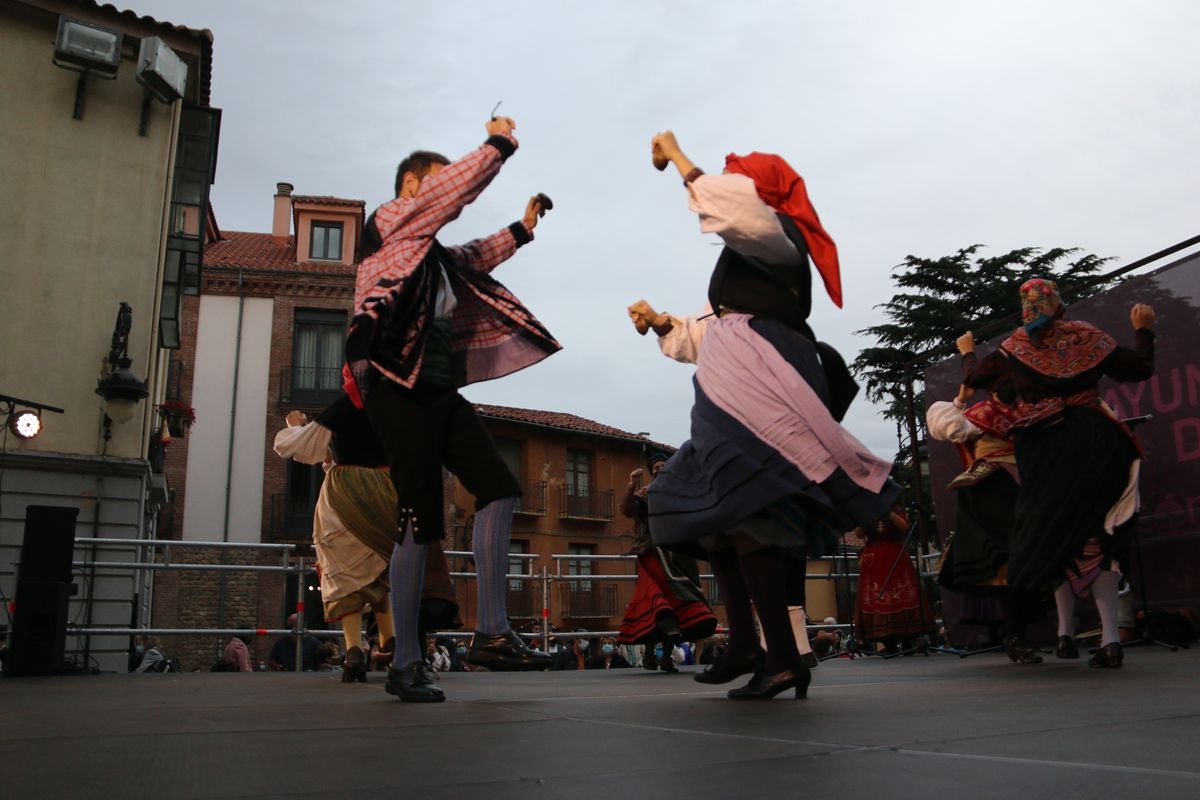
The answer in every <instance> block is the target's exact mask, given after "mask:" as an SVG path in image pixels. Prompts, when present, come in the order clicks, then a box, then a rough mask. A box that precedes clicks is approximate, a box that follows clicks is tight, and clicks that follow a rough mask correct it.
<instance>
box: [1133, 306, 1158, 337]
mask: <svg viewBox="0 0 1200 800" xmlns="http://www.w3.org/2000/svg"><path fill="white" fill-rule="evenodd" d="M1129 321H1130V322H1132V323H1133V329H1134V330H1135V331H1139V330H1141V329H1142V328H1145V329H1146V330H1150V329H1151V328H1153V327H1154V309H1153V308H1151V307H1150V306H1148V305H1146V304H1145V303H1138V304H1137V305H1135V306H1134V307H1133V308H1131V309H1129Z"/></svg>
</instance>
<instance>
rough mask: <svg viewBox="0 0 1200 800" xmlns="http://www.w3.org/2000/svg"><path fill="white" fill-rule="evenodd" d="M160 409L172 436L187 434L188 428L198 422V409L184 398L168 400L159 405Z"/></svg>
mask: <svg viewBox="0 0 1200 800" xmlns="http://www.w3.org/2000/svg"><path fill="white" fill-rule="evenodd" d="M158 411H159V413H160V414H162V417H163V420H164V421H165V422H166V424H167V430H168V431H170V433H171V435H172V436H180V437H183V436H187V430H188V428H190V427H192V425H194V424H196V409H194V408H192V407H191V406H189V405H188V404H187V403H185V402H183V401H182V400H167V401H166V402H165V403H163V404H162V405H160V406H159V407H158Z"/></svg>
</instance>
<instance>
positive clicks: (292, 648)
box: [267, 614, 321, 672]
mask: <svg viewBox="0 0 1200 800" xmlns="http://www.w3.org/2000/svg"><path fill="white" fill-rule="evenodd" d="M287 626H288V627H289V628H291V629H292V630H295V628H296V615H295V614H292V615H291V616H289V617H288V618H287ZM320 646H321V642H320V641H319V640H318V639H317V637H315V636H313V635H311V634H305V635H304V636H303V637H301V650H300V662H301V667H300V668H301V669H302V670H304V671H305V672H312V671H313V670H315V669H316V668H317V648H319V647H320ZM267 666H268V668H269V669H270V670H271V671H272V672H295V671H296V637H295V636H291V635H289V636H281V637H280V638H279V639H278V640H277V641H276V642H275V645H274V646H273V647H272V648H271V654H270V655H269V656H267Z"/></svg>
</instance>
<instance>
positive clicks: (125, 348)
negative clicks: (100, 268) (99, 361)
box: [96, 303, 150, 442]
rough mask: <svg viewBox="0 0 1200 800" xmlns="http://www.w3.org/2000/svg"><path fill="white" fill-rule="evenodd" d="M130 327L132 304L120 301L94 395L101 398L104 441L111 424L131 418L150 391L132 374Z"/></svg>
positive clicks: (110, 436)
mask: <svg viewBox="0 0 1200 800" xmlns="http://www.w3.org/2000/svg"><path fill="white" fill-rule="evenodd" d="M132 328H133V307H132V306H130V305H129V304H128V303H121V307H120V309H119V310H118V311H117V321H116V324H115V325H114V326H113V336H112V345H111V346H110V347H109V351H108V374H106V375H105V376H104V377H102V378H100V380H98V381H97V382H96V394H98V395H100V396H101V397H103V398H104V441H106V442H107V441H108V440H109V439H111V438H112V423H114V422H115V423H117V424H118V425H121V424H123V423H126V422H128V421H129V420H130V419H131V418H132V417H133V413H134V410H135V409H136V408H137V404H138V403H139V402H141V401H142V400H144V399H145V398H146V397H147V396H148V395H149V394H150V390H149V389H147V388H146V382H145V381H143V380H141V379H140V378H138V376H137V375H134V374H133V371H132V370H131V369H130V367H131V366H133V361H132V360H131V359H130V358H129V332H130V330H132Z"/></svg>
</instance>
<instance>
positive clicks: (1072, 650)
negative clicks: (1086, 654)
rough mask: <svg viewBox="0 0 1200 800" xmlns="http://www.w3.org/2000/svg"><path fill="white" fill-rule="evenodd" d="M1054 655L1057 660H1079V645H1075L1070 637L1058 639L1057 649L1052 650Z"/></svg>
mask: <svg viewBox="0 0 1200 800" xmlns="http://www.w3.org/2000/svg"><path fill="white" fill-rule="evenodd" d="M1054 655H1055V656H1057V657H1058V658H1079V645H1077V644H1075V640H1074V639H1073V638H1072V637H1070V636H1060V637H1058V647H1056V648H1054Z"/></svg>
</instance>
